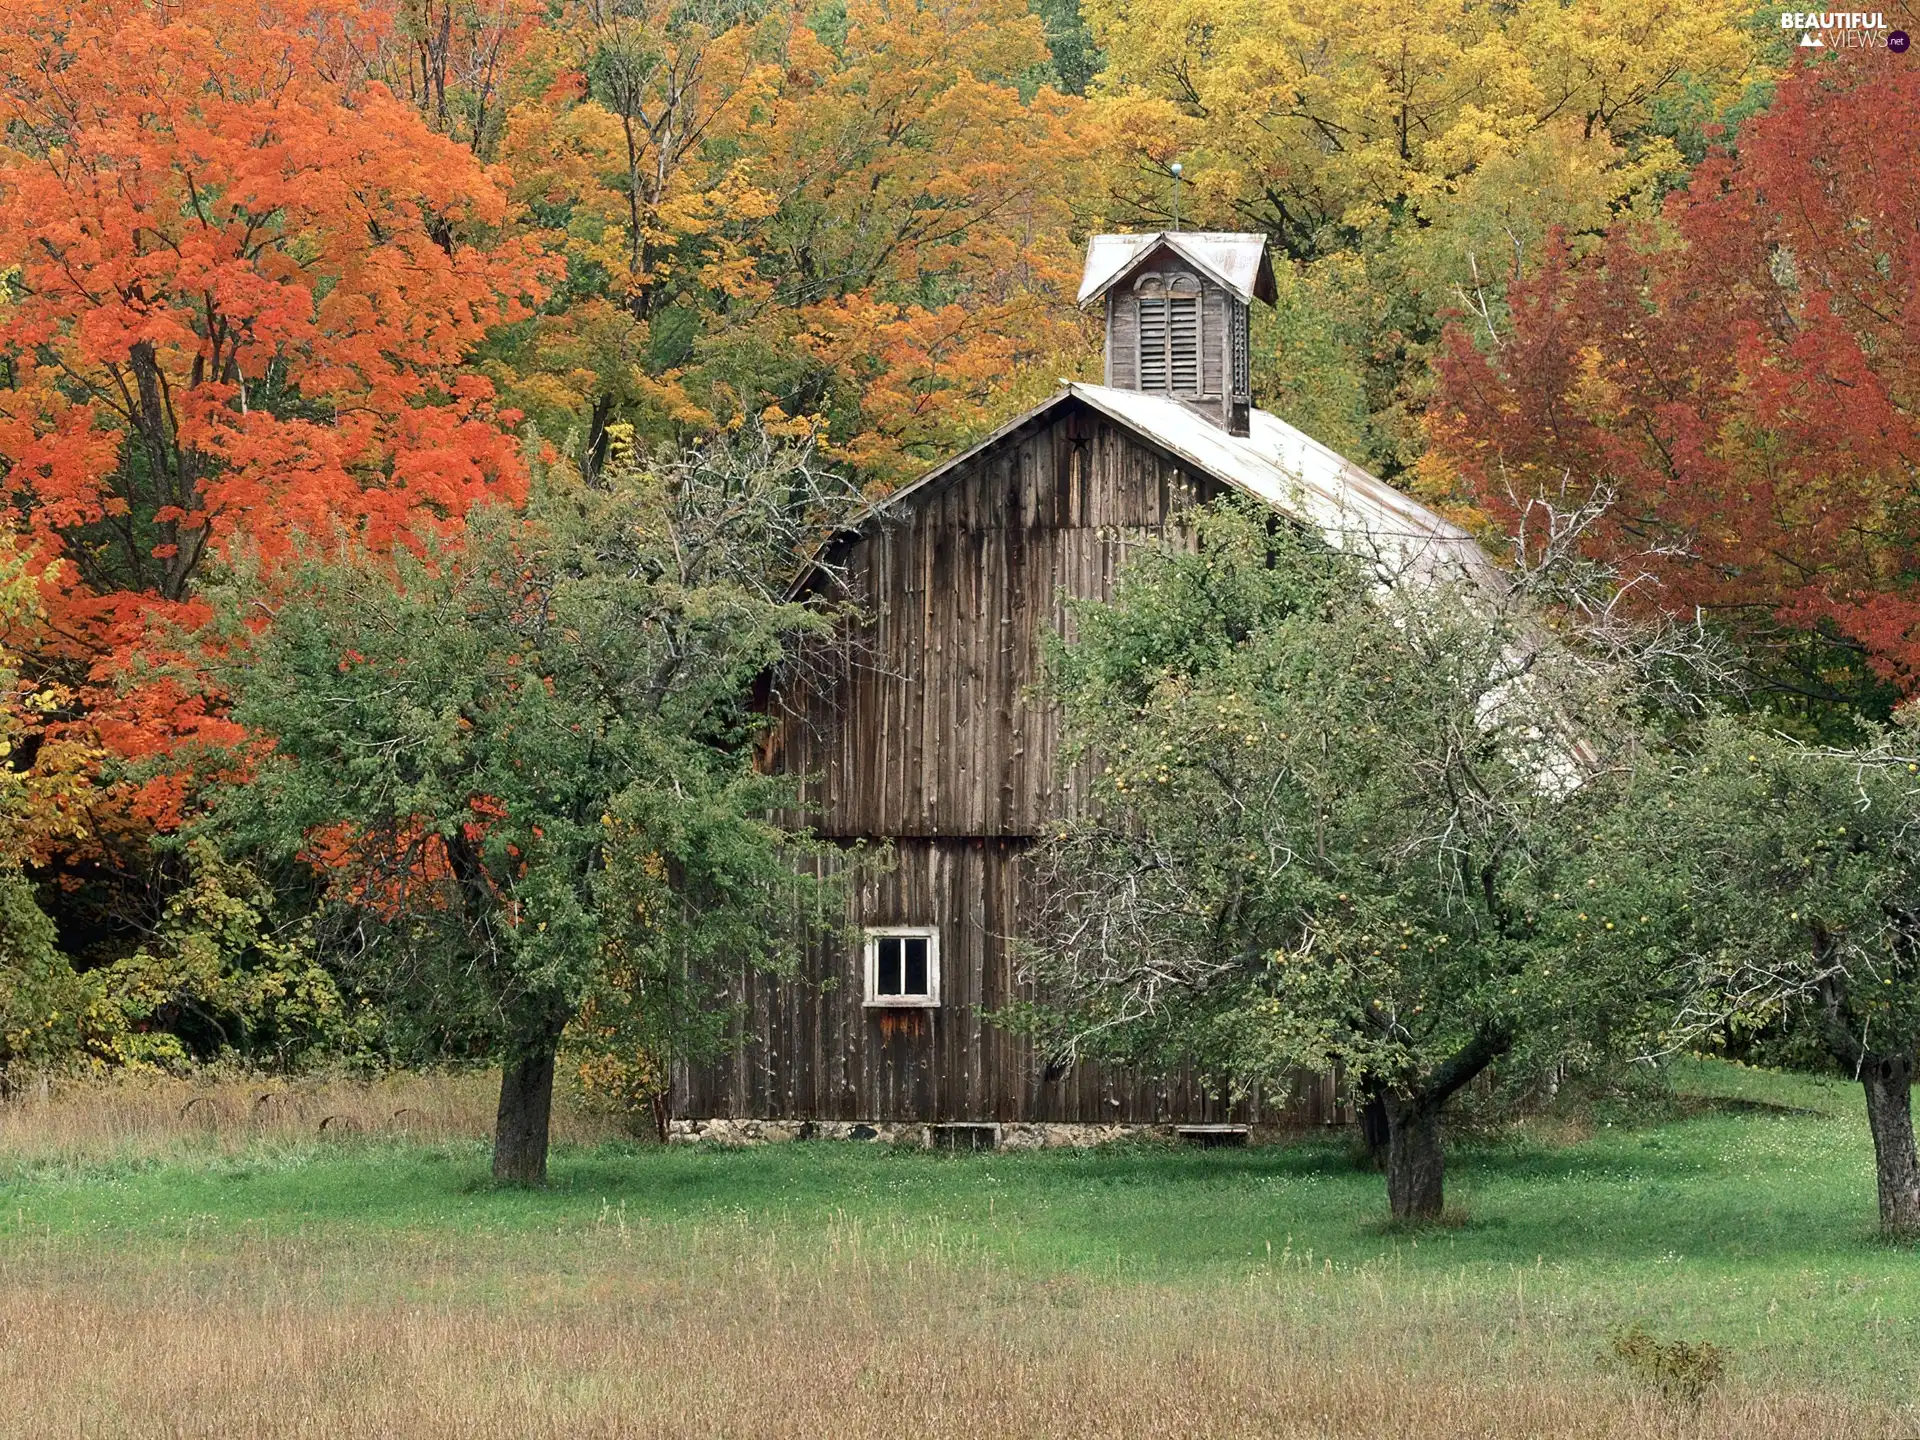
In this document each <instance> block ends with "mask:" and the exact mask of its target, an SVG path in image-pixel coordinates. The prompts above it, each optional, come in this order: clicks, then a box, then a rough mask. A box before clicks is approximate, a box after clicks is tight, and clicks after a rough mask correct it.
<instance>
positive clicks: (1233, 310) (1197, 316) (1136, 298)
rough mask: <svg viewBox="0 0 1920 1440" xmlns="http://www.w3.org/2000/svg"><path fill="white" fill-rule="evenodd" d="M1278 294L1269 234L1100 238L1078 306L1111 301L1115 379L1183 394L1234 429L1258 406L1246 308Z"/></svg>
mask: <svg viewBox="0 0 1920 1440" xmlns="http://www.w3.org/2000/svg"><path fill="white" fill-rule="evenodd" d="M1275 296H1276V292H1275V290H1274V283H1273V265H1272V263H1271V262H1270V261H1269V260H1268V259H1267V241H1266V237H1265V236H1264V235H1230V234H1224V233H1220V232H1217V231H1207V230H1162V231H1159V232H1158V233H1156V234H1151V235H1096V236H1094V237H1093V239H1092V240H1091V241H1089V242H1088V244H1087V268H1086V273H1085V274H1084V275H1083V276H1082V277H1081V280H1080V304H1081V307H1082V308H1083V309H1084V308H1085V307H1087V306H1089V305H1092V304H1093V303H1094V302H1095V301H1103V302H1104V303H1105V304H1106V307H1107V384H1108V385H1109V386H1111V387H1112V388H1114V389H1116V390H1139V391H1144V392H1146V393H1149V394H1156V395H1165V396H1166V397H1167V398H1169V399H1171V400H1177V401H1179V402H1180V403H1181V404H1182V405H1184V406H1186V407H1187V408H1188V409H1190V410H1192V411H1194V412H1195V413H1196V414H1199V415H1204V416H1205V417H1206V418H1207V419H1209V420H1211V421H1213V423H1214V424H1216V425H1218V426H1220V427H1221V428H1222V429H1224V430H1225V431H1227V433H1228V434H1230V435H1245V434H1246V433H1247V412H1248V411H1249V410H1250V409H1251V408H1252V406H1253V383H1252V373H1251V372H1252V357H1251V354H1250V344H1249V334H1248V332H1249V323H1248V307H1249V306H1251V305H1252V303H1253V302H1254V301H1255V300H1264V301H1265V302H1266V303H1267V304H1269V305H1271V304H1273V302H1274V299H1275Z"/></svg>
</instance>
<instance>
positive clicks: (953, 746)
mask: <svg viewBox="0 0 1920 1440" xmlns="http://www.w3.org/2000/svg"><path fill="white" fill-rule="evenodd" d="M1062 408H1063V409H1067V410H1070V411H1071V412H1072V413H1069V414H1065V415H1061V414H1059V413H1058V412H1056V415H1055V418H1054V419H1053V420H1052V423H1050V424H1045V425H1042V426H1039V427H1037V428H1036V429H1035V431H1034V432H1033V433H1031V434H1025V435H1015V436H1010V437H1008V439H1007V440H1006V441H1004V442H1003V443H1002V444H1001V445H1000V446H998V447H996V448H994V449H993V450H991V451H989V452H987V453H986V454H983V455H982V456H980V457H978V459H977V461H976V462H975V463H974V464H972V465H969V466H968V467H966V468H965V470H964V471H962V472H960V473H956V474H952V475H949V476H948V477H946V479H945V480H944V481H943V482H941V483H939V484H938V485H936V486H934V487H931V488H930V490H929V491H928V492H924V493H922V494H920V495H917V496H914V497H910V500H909V503H908V504H907V505H905V506H903V507H902V513H900V514H899V515H898V516H896V517H893V518H890V519H886V520H882V521H880V522H877V523H876V524H875V525H873V526H872V527H870V529H869V532H868V533H866V534H863V535H862V536H861V537H860V538H859V539H858V540H856V541H855V542H854V543H853V544H851V545H850V546H849V547H848V548H847V549H846V550H845V552H844V553H843V554H841V555H840V556H838V557H837V564H838V565H839V567H840V568H841V573H842V576H843V577H844V581H845V584H846V586H847V588H848V590H849V592H850V594H851V598H852V599H853V601H854V603H855V605H856V606H858V608H859V610H860V611H861V613H862V614H863V615H864V616H865V617H866V619H865V623H863V624H860V625H857V626H852V627H849V628H848V629H847V630H846V632H845V633H844V634H843V635H842V636H841V637H840V639H839V640H838V641H837V642H836V643H833V644H829V645H823V646H821V647H819V648H818V649H816V650H815V651H814V652H812V653H811V654H809V655H808V656H806V657H805V658H804V661H803V663H802V664H801V665H800V666H798V667H796V670H795V672H794V673H795V676H796V678H794V679H792V680H789V681H788V682H786V684H785V686H784V688H783V689H782V691H781V693H779V694H778V695H777V696H776V697H775V703H776V705H778V706H779V707H780V708H781V710H782V711H783V712H784V715H785V718H784V720H783V722H782V724H781V726H780V729H779V732H778V734H776V735H775V736H774V737H773V739H772V741H771V743H770V747H769V750H768V758H767V763H768V764H769V765H771V766H774V767H777V768H779V769H780V770H782V771H784V772H785V773H788V774H798V775H806V776H810V777H812V778H811V779H810V781H809V782H808V784H807V789H806V792H805V799H806V813H807V815H808V817H809V818H810V819H811V821H812V823H813V825H814V827H815V829H816V830H818V831H819V832H820V833H821V834H824V835H832V836H861V835H889V836H891V835H926V836H931V835H960V836H1021V835H1034V834H1038V833H1040V831H1041V830H1042V829H1043V828H1044V826H1045V825H1046V822H1047V821H1048V820H1050V819H1052V818H1054V817H1056V816H1058V815H1060V814H1061V813H1062V812H1063V809H1064V808H1065V807H1066V806H1068V805H1070V804H1071V803H1072V793H1073V791H1074V789H1075V781H1074V778H1073V777H1071V776H1065V777H1063V776H1062V775H1061V774H1060V773H1059V772H1058V767H1057V765H1056V757H1057V755H1058V750H1059V725H1058V719H1057V716H1056V715H1055V713H1054V712H1053V710H1051V709H1050V708H1048V707H1045V706H1042V705H1039V704H1037V703H1035V702H1034V701H1033V700H1032V699H1031V698H1030V696H1029V694H1028V691H1029V689H1030V687H1032V686H1033V685H1035V684H1037V683H1038V682H1039V680H1040V678H1041V674H1040V672H1041V637H1042V636H1043V634H1045V633H1046V632H1047V631H1048V630H1050V629H1058V628H1061V627H1063V626H1065V625H1066V624H1067V621H1068V615H1067V606H1066V597H1067V596H1082V597H1105V596H1107V595H1109V594H1111V593H1112V588H1113V580H1114V575H1115V572H1116V571H1117V570H1118V569H1119V568H1120V566H1121V565H1122V564H1124V563H1125V560H1126V557H1127V556H1128V555H1129V554H1130V553H1133V552H1135V551H1137V550H1139V549H1141V548H1143V547H1147V546H1153V545H1158V544H1159V543H1161V540H1162V538H1163V537H1164V536H1166V535H1168V534H1169V533H1178V531H1179V528H1180V522H1179V516H1180V513H1181V512H1182V511H1184V510H1185V509H1187V508H1188V507H1190V506H1191V505H1192V504H1194V502H1195V501H1197V500H1204V499H1208V498H1211V497H1212V496H1213V495H1214V494H1216V493H1217V492H1218V489H1219V487H1218V485H1217V484H1216V483H1215V482H1214V481H1212V480H1211V479H1208V478H1205V477H1199V476H1195V475H1193V474H1190V473H1188V472H1187V471H1185V470H1183V469H1182V468H1181V467H1180V466H1178V465H1176V464H1175V463H1173V462H1172V461H1171V460H1168V459H1166V458H1164V457H1162V456H1161V455H1159V454H1158V453H1157V452H1155V451H1153V450H1151V449H1149V448H1148V447H1146V446H1144V445H1142V444H1140V443H1139V442H1138V441H1137V440H1135V439H1134V438H1133V437H1132V435H1131V434H1130V433H1129V432H1128V431H1126V430H1124V429H1122V428H1120V427H1118V426H1116V425H1114V424H1112V423H1111V422H1109V421H1107V420H1106V419H1104V418H1103V417H1097V416H1096V415H1095V413H1094V412H1092V411H1090V410H1087V409H1085V408H1084V407H1081V406H1079V405H1077V404H1072V403H1070V404H1069V405H1068V406H1065V407H1062Z"/></svg>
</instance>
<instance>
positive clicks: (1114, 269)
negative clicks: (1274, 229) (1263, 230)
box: [1080, 230, 1277, 305]
mask: <svg viewBox="0 0 1920 1440" xmlns="http://www.w3.org/2000/svg"><path fill="white" fill-rule="evenodd" d="M1163 244H1164V245H1165V246H1167V248H1168V249H1170V250H1172V251H1173V252H1174V253H1175V254H1177V255H1179V256H1180V257H1181V258H1183V259H1185V260H1187V261H1188V262H1190V263H1191V264H1192V265H1193V266H1194V268H1195V269H1197V270H1199V271H1200V272H1201V273H1202V274H1204V275H1208V276H1210V277H1212V278H1213V279H1214V280H1216V281H1217V282H1219V283H1220V284H1222V285H1224V286H1226V287H1227V289H1229V290H1231V291H1233V293H1234V294H1236V295H1238V296H1239V297H1240V298H1241V299H1242V300H1244V301H1247V302H1249V303H1251V302H1252V301H1254V300H1256V299H1258V300H1265V301H1266V302H1267V303H1268V304H1272V303H1273V300H1274V297H1275V295H1276V293H1277V292H1276V291H1275V289H1274V281H1273V266H1272V264H1271V263H1270V262H1269V261H1268V259H1267V237H1266V236H1264V235H1237V234H1233V233H1231V232H1228V231H1223V230H1157V231H1153V232H1151V233H1150V234H1146V235H1095V236H1094V237H1093V238H1092V239H1091V240H1089V241H1088V242H1087V268H1086V269H1085V270H1083V271H1082V272H1081V275H1080V303H1081V304H1082V305H1086V304H1090V303H1091V302H1092V301H1094V300H1097V299H1099V298H1100V296H1101V295H1103V294H1105V293H1106V290H1107V287H1108V286H1110V285H1112V284H1113V282H1114V281H1116V280H1118V279H1119V278H1120V277H1121V276H1122V275H1124V274H1126V273H1127V271H1128V270H1129V269H1130V268H1131V267H1132V266H1133V264H1134V262H1135V261H1136V260H1140V259H1144V258H1145V257H1146V255H1147V253H1148V252H1149V251H1151V250H1153V249H1154V248H1155V247H1156V246H1158V245H1163Z"/></svg>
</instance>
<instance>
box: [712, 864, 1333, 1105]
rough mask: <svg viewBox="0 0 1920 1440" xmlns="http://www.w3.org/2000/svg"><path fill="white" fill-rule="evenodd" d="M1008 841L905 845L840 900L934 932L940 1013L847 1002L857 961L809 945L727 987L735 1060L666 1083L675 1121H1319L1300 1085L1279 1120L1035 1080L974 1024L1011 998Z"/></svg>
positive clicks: (1191, 1083)
mask: <svg viewBox="0 0 1920 1440" xmlns="http://www.w3.org/2000/svg"><path fill="white" fill-rule="evenodd" d="M1025 848H1026V846H1025V843H1024V842H1022V841H1018V840H1009V839H982V838H973V839H944V838H943V839H917V838H916V839H905V840H900V841H898V842H896V845H895V849H894V859H895V863H894V865H893V868H892V869H890V870H888V871H886V872H885V873H880V874H868V875H866V876H864V877H863V878H862V879H861V880H860V881H859V882H858V883H856V884H854V885H853V886H852V887H851V888H850V890H849V894H848V903H849V910H850V912H851V918H852V919H853V920H854V921H855V922H857V923H858V924H864V925H909V924H911V925H926V924H933V925H938V926H939V928H940V932H941V972H942V987H941V1003H940V1006H939V1007H938V1008H937V1009H933V1010H877V1009H876V1010H870V1009H866V1008H865V1007H863V1006H862V1004H861V990H862V979H863V976H862V973H861V966H862V964H863V960H862V957H861V953H860V949H859V946H858V945H857V944H856V943H853V942H852V941H851V940H841V939H836V938H832V937H823V938H822V939H821V940H820V941H819V942H818V943H816V944H815V945H814V946H813V947H812V948H811V949H810V950H809V952H808V954H807V956H806V959H805V961H804V962H803V964H802V966H801V970H800V973H798V974H796V975H791V976H770V975H765V974H753V975H747V976H742V977H740V978H739V979H738V981H737V982H736V986H735V989H734V991H733V994H732V996H731V999H732V1001H733V1002H734V1003H735V1004H736V1005H738V1006H739V1017H740V1018H739V1024H738V1027H737V1031H736V1034H737V1038H738V1039H739V1040H740V1042H741V1043H740V1045H739V1047H738V1048H737V1049H736V1050H734V1051H733V1052H732V1053H731V1054H730V1055H728V1056H727V1057H726V1058H725V1059H724V1060H722V1061H720V1062H718V1063H716V1064H714V1065H711V1066H707V1067H698V1068H692V1069H684V1068H683V1070H682V1073H681V1076H680V1077H679V1080H680V1083H679V1085H678V1086H677V1093H676V1095H675V1097H674V1101H675V1104H674V1108H675V1111H676V1113H678V1114H681V1115H691V1116H698V1117H701V1118H711V1117H716V1116H718V1117H739V1118H745V1117H751V1118H754V1119H763V1120H764V1119H775V1120H779V1119H805V1120H921V1121H935V1122H939V1121H1000V1122H1002V1123H1006V1122H1019V1121H1046V1122H1073V1123H1092V1124H1113V1123H1129V1124H1153V1123H1162V1122H1177V1123H1183V1124H1204V1123H1209V1122H1219V1121H1234V1122H1240V1123H1245V1122H1248V1121H1251V1120H1255V1119H1265V1120H1274V1119H1281V1120H1285V1121H1287V1122H1289V1123H1300V1124H1307V1123H1313V1122H1316V1121H1319V1120H1323V1119H1325V1118H1327V1117H1328V1116H1329V1115H1330V1114H1331V1113H1332V1107H1333V1103H1334V1097H1333V1095H1332V1093H1331V1090H1330V1087H1328V1086H1327V1085H1326V1084H1324V1082H1315V1081H1312V1080H1308V1081H1305V1082H1303V1085H1302V1087H1301V1089H1300V1091H1299V1092H1298V1093H1297V1094H1296V1095H1295V1096H1293V1097H1291V1098H1290V1097H1286V1096H1282V1097H1279V1099H1280V1100H1281V1101H1282V1102H1283V1103H1282V1104H1281V1105H1280V1106H1279V1107H1277V1108H1276V1107H1275V1106H1271V1105H1264V1104H1262V1103H1261V1101H1260V1100H1259V1099H1258V1098H1257V1097H1255V1098H1253V1099H1250V1100H1243V1101H1242V1102H1241V1103H1239V1104H1237V1105H1235V1104H1230V1103H1229V1102H1228V1100H1227V1097H1226V1096H1225V1095H1223V1094H1222V1093H1221V1092H1220V1090H1219V1089H1218V1088H1217V1087H1209V1086H1207V1085H1205V1084H1203V1083H1202V1082H1200V1081H1199V1080H1198V1079H1197V1078H1196V1077H1194V1076H1193V1075H1191V1074H1188V1073H1179V1074H1174V1075H1168V1076H1160V1077H1152V1078H1141V1077H1138V1076H1131V1075H1128V1074H1125V1073H1123V1072H1119V1071H1116V1070H1113V1069H1111V1068H1108V1067H1100V1066H1094V1065H1079V1066H1076V1067H1074V1068H1072V1069H1071V1070H1069V1071H1068V1072H1067V1073H1066V1074H1064V1075H1062V1076H1059V1077H1058V1078H1054V1079H1048V1078H1047V1076H1046V1073H1045V1071H1044V1068H1043V1067H1042V1065H1041V1064H1040V1063H1039V1059H1038V1057H1036V1056H1034V1055H1033V1054H1032V1052H1031V1050H1030V1047H1029V1046H1028V1045H1027V1043H1026V1041H1025V1040H1024V1039H1023V1038H1022V1037H1021V1036H1019V1035H1018V1034H1016V1033H1014V1032H1012V1031H1011V1030H1008V1029H1005V1028H1002V1027H1000V1026H997V1025H994V1024H993V1023H992V1022H991V1020H990V1018H989V1017H990V1016H991V1015H992V1014H993V1013H994V1012H996V1011H998V1010H1001V1009H1003V1008H1004V1007H1005V1006H1007V1005H1008V1004H1009V1003H1010V1002H1011V1001H1013V1000H1015V999H1016V998H1020V997H1021V996H1022V995H1023V993H1027V992H1023V991H1022V988H1021V986H1020V984H1019V981H1018V978H1017V972H1018V966H1019V957H1018V953H1017V951H1016V949H1015V947H1014V946H1013V945H1012V944H1011V943H1010V937H1009V935H1008V932H1007V928H1006V927H1007V926H1008V925H1009V924H1010V923H1012V922H1014V921H1016V920H1017V918H1018V916H1019V915H1020V914H1021V913H1022V911H1023V910H1024V909H1026V908H1027V903H1030V898H1031V897H1030V896H1029V897H1027V900H1026V901H1023V887H1024V885H1025V884H1026V881H1025V879H1024V877H1023V875H1022V873H1021V872H1022V866H1021V863H1020V857H1021V854H1022V852H1023V851H1024V849H1025Z"/></svg>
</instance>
